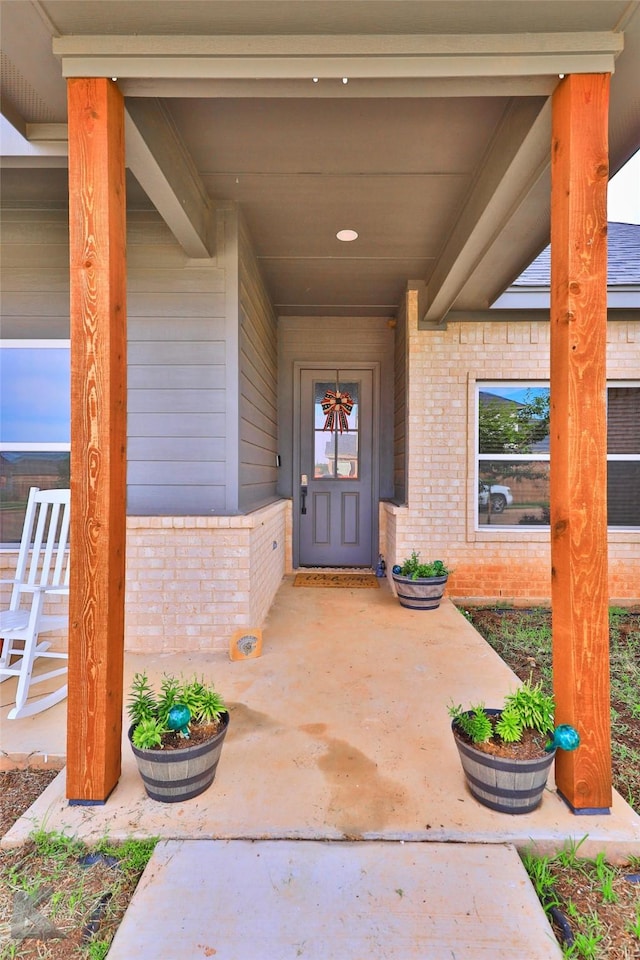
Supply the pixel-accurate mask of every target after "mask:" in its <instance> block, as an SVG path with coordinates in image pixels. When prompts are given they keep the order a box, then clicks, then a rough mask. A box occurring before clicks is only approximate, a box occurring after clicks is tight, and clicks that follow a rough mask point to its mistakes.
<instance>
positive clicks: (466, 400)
mask: <svg viewBox="0 0 640 960" xmlns="http://www.w3.org/2000/svg"><path fill="white" fill-rule="evenodd" d="M549 334H550V327H549V324H548V323H530V322H519V323H451V324H449V325H448V327H447V328H446V329H443V330H435V331H432V330H424V331H419V330H418V329H417V328H416V326H415V324H414V326H413V327H412V328H411V329H409V330H408V337H409V343H410V349H409V384H408V397H409V403H408V416H409V420H408V423H409V426H408V431H409V442H408V447H409V477H408V493H407V506H406V507H394V506H392V505H390V504H387V505H384V510H385V513H386V515H387V522H386V525H385V529H386V534H385V539H384V541H382V542H381V549H382V551H383V552H384V554H385V557H386V559H387V563H388V565H389V566H391V564H393V563H394V562H399V561H401V560H402V559H404V557H406V556H408V555H409V554H410V553H411V550H412V549H416V550H419V551H420V553H421V555H422V557H423V558H424V559H425V560H427V559H436V558H439V559H442V560H444V561H445V562H446V563H447V564H448V565H449V566H450V567H453V568H454V573H453V575H452V576H451V577H450V580H449V584H448V595H449V596H451V597H456V598H461V599H470V600H473V599H501V600H505V601H513V602H545V603H548V602H549V601H550V595H551V580H550V548H549V531H548V529H547V530H545V529H542V530H535V529H529V530H522V531H520V530H508V531H506V530H504V529H499V528H497V527H494V528H491V529H488V528H487V527H483V528H482V529H479V530H476V529H475V502H474V497H475V495H476V491H475V485H474V465H475V446H474V443H475V439H474V421H475V386H476V381H478V380H496V379H505V380H508V379H512V380H536V379H538V380H548V378H549ZM607 339H608V347H607V376H608V379H610V380H615V379H619V380H622V379H633V378H636V379H637V377H638V370H639V369H640V322H610V323H609V325H608V337H607ZM639 584H640V534H639V533H638V531H635V532H624V531H612V532H610V535H609V592H610V597H611V599H612V601H615V600H638V599H639V595H640V588H639V586H638V585H639Z"/></svg>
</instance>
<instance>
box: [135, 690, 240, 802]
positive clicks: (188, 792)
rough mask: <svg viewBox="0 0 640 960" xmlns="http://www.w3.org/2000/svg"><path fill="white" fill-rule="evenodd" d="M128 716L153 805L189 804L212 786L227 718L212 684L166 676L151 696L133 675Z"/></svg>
mask: <svg viewBox="0 0 640 960" xmlns="http://www.w3.org/2000/svg"><path fill="white" fill-rule="evenodd" d="M127 711H128V714H129V718H130V720H131V726H130V728H129V732H128V736H129V741H130V743H131V748H132V750H133V753H134V755H135V758H136V761H137V764H138V770H139V772H140V775H141V777H142V781H143V783H144V786H145V790H146V791H147V794H148V795H149V796H150V797H151V798H152V799H153V800H160V801H161V802H163V803H178V802H181V801H183V800H190V799H191V798H192V797H197V796H198V795H199V794H201V793H203V791H204V790H206V789H207V787H209V786H210V785H211V784H212V783H213V778H214V777H215V774H216V768H217V766H218V760H219V759H220V753H221V751H222V743H223V741H224V738H225V735H226V733H227V729H228V726H229V713H228V711H227V709H226V706H225V704H224V701H223V699H222V697H221V696H220V694H219V693H217V691H216V690H215V688H214V687H213V685H212V684H211V683H207V682H206V681H205V680H204V678H202V679H198V678H197V677H196V676H194V677H193V678H192V679H190V680H184V679H183V678H180V679H178V678H177V677H175V676H171V675H169V674H165V675H164V677H163V678H162V681H161V684H160V689H159V691H158V692H156V691H154V690H153V688H152V687H151V685H150V683H149V678H148V677H147V674H146V673H136V674H135V675H134V677H133V680H132V683H131V689H130V695H129V700H128V703H127Z"/></svg>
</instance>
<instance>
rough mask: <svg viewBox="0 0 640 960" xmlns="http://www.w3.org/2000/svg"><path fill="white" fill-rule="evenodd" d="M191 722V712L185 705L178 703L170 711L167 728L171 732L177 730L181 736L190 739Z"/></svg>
mask: <svg viewBox="0 0 640 960" xmlns="http://www.w3.org/2000/svg"><path fill="white" fill-rule="evenodd" d="M190 720H191V710H189V707H187V706H186V705H185V704H184V703H176V704H175V705H174V706H173V707H171V709H170V710H169V715H168V716H167V726H168V727H169V730H177V731H178V733H179V734H180V736H182V737H187V738H188V737H189V721H190Z"/></svg>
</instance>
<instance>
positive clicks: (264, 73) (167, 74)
mask: <svg viewBox="0 0 640 960" xmlns="http://www.w3.org/2000/svg"><path fill="white" fill-rule="evenodd" d="M623 43H624V39H623V37H622V35H621V34H619V33H615V32H614V31H594V32H576V33H520V34H513V33H506V34H470V33H469V34H442V35H438V34H421V33H413V34H387V35H385V34H342V35H338V34H324V35H322V34H304V35H298V36H289V35H282V34H279V35H266V34H260V35H242V36H230V35H208V36H205V35H199V36H196V35H186V34H185V35H182V36H166V35H165V36H149V35H142V34H140V35H137V36H131V35H129V36H125V35H119V36H95V35H93V36H80V35H75V36H63V37H54V39H53V52H54V54H55V55H56V56H58V57H60V58H61V60H62V72H63V75H64V76H65V77H71V76H76V77H77V76H86V75H88V74H89V75H91V76H105V77H109V76H111V77H120V78H123V77H127V78H134V77H139V78H151V79H155V78H157V79H166V78H172V79H175V80H178V79H183V78H186V79H216V78H228V79H237V80H239V79H250V80H254V81H255V80H264V79H271V80H273V79H293V78H298V79H301V80H306V81H307V82H308V80H309V78H310V77H319V78H320V79H325V78H326V79H336V78H337V79H340V78H341V77H349V79H350V80H357V79H369V78H375V77H397V78H406V77H467V78H473V80H474V81H475V78H476V77H514V76H516V77H526V76H557V75H558V74H559V73H571V72H577V71H579V70H582V71H589V72H592V71H596V70H598V71H605V70H613V65H614V58H615V56H617V54H619V53H620V51H621V50H622V47H623Z"/></svg>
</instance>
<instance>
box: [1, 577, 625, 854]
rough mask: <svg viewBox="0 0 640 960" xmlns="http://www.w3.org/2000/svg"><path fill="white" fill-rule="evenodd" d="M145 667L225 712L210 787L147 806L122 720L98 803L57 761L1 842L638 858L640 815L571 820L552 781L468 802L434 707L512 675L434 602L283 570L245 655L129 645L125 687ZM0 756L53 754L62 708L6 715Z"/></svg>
mask: <svg viewBox="0 0 640 960" xmlns="http://www.w3.org/2000/svg"><path fill="white" fill-rule="evenodd" d="M142 669H146V670H147V672H148V673H149V675H150V676H151V677H152V679H153V678H154V677H155V676H157V677H160V676H161V675H162V674H163V673H164V672H177V673H178V674H179V673H184V674H185V675H190V674H192V673H193V672H194V671H195V672H196V673H198V674H201V673H202V674H205V675H206V676H207V677H209V678H210V679H212V680H214V682H215V684H216V687H217V689H218V690H219V691H220V692H221V693H222V694H223V696H224V697H225V699H226V701H227V704H228V707H229V711H230V716H231V721H230V727H229V733H228V735H227V738H226V741H225V745H224V748H223V751H222V757H221V760H220V764H219V767H218V772H217V775H216V779H215V781H214V783H213V785H212V787H211V788H210V789H209V790H208V791H206V792H205V793H204V794H202V795H201V796H200V797H197V798H195V799H194V800H191V801H188V802H187V803H184V804H161V803H157V802H154V801H152V800H149V799H148V798H147V797H146V794H145V793H144V789H143V786H142V782H141V780H140V777H139V775H138V772H137V768H136V766H135V761H134V758H133V756H132V753H131V750H130V747H129V744H128V742H127V740H126V728H127V726H128V724H127V723H126V721H125V723H124V728H125V733H124V735H123V752H122V776H121V779H120V781H119V783H118V785H117V787H116V788H115V790H114V791H113V793H112V795H111V796H110V797H109V799H108V801H107V803H106V804H105V805H103V806H91V807H70V806H69V805H68V804H67V802H66V800H65V784H64V777H65V774H64V771H62V772H61V774H60V775H59V776H58V777H57V778H56V779H55V780H54V782H53V783H52V784H51V785H50V786H49V787H48V788H47V790H46V791H45V792H44V793H43V795H42V796H41V797H40V798H39V800H38V801H37V802H36V803H35V804H34V805H33V806H32V807H31V808H30V810H29V811H28V812H27V813H26V814H25V816H23V817H22V818H21V820H19V821H18V822H17V823H16V824H15V825H14V827H13V828H12V829H11V830H10V831H9V832H8V833H7V834H6V835H5V837H4V838H3V840H2V845H3V846H11V845H15V844H19V843H21V842H22V841H23V840H24V839H25V837H26V836H27V835H28V833H29V832H30V831H31V830H32V829H33V828H34V827H35V826H41V825H43V824H46V827H47V829H51V830H59V831H64V832H67V833H72V834H75V835H77V836H79V837H82V838H84V839H86V840H87V841H93V840H96V839H98V838H100V837H103V836H104V835H105V834H109V835H110V836H111V837H112V838H114V839H115V838H119V837H125V836H132V835H133V836H150V835H155V836H160V837H162V838H174V839H185V840H186V839H210V838H216V839H223V840H229V839H245V840H247V839H265V840H274V839H281V840H295V839H298V840H344V839H347V840H356V839H358V840H404V841H440V842H468V843H485V842H488V843H509V844H513V845H515V846H516V847H519V848H522V847H528V846H531V845H535V847H536V848H537V849H538V850H539V851H540V852H545V853H546V852H552V851H554V850H557V849H559V848H561V847H562V846H563V845H564V844H565V843H566V842H567V841H574V842H576V843H577V842H579V841H581V840H583V838H585V837H586V838H587V839H586V840H584V842H583V844H582V846H581V852H582V853H583V854H584V855H595V853H597V852H599V851H601V850H604V851H605V852H606V855H607V857H608V859H610V860H611V861H616V860H620V859H626V857H628V856H629V855H631V854H632V855H635V856H638V855H640V817H638V816H637V815H636V814H635V813H634V812H633V810H631V808H630V807H629V806H628V805H627V804H626V803H625V802H624V801H623V800H622V798H621V797H620V796H618V795H616V796H615V798H614V804H613V808H612V812H611V815H609V816H574V815H573V814H572V813H571V812H570V811H569V809H568V808H567V807H566V806H565V804H564V803H563V802H562V800H561V799H560V798H559V797H558V796H557V794H556V792H555V789H554V785H553V782H552V780H550V782H549V786H548V789H547V790H546V792H545V795H544V799H543V802H542V805H541V806H540V807H539V808H538V810H536V811H535V812H534V813H531V814H526V815H519V816H510V815H507V814H499V813H495V812H493V811H491V810H488V809H487V808H485V807H483V806H481V805H480V804H479V803H478V802H477V801H476V800H474V799H473V798H472V797H471V795H470V794H469V792H468V791H467V788H466V786H465V783H464V777H463V774H462V770H461V767H460V763H459V760H458V754H457V751H456V748H455V745H454V743H453V739H452V735H451V731H450V722H449V717H448V714H447V705H448V703H449V702H450V701H451V700H453V701H455V702H456V703H463V704H467V703H469V702H474V701H478V700H483V701H484V702H486V703H487V705H488V706H490V705H492V704H493V703H499V702H500V701H501V700H502V697H503V696H504V694H505V693H506V692H508V691H509V690H511V689H513V687H514V685H515V682H516V681H515V677H514V675H513V674H512V673H511V671H510V670H509V668H508V667H507V666H506V665H505V664H504V663H503V662H502V661H501V660H500V658H499V657H498V656H497V655H496V654H495V653H494V652H493V651H492V650H491V648H490V647H489V646H488V645H487V644H486V643H485V642H484V640H483V639H482V638H481V637H480V635H479V634H478V633H477V631H476V630H475V629H474V628H473V627H472V626H471V625H470V624H469V623H468V622H467V621H466V620H465V618H464V617H463V616H462V615H461V614H460V613H459V612H458V611H457V610H456V608H455V607H454V606H453V604H452V603H451V602H449V601H447V600H445V601H444V602H443V604H442V605H441V607H440V608H439V609H438V610H436V611H420V612H414V611H409V610H405V609H403V608H401V607H400V606H399V605H398V603H397V601H396V600H395V598H394V597H393V595H392V593H391V591H390V589H389V587H388V585H387V582H386V581H381V582H380V587H379V589H326V588H308V587H294V586H293V578H292V577H287V578H285V580H283V582H282V585H281V587H280V589H279V592H278V595H277V597H276V601H275V603H274V605H273V607H272V610H271V612H270V614H269V617H268V621H267V623H266V625H265V627H264V639H263V653H262V656H261V657H260V658H257V659H254V660H246V661H240V662H231V661H230V660H229V659H228V657H227V656H226V655H225V654H223V653H215V654H211V653H199V654H189V655H180V654H176V655H166V656H159V657H157V658H156V659H155V660H153V661H152V660H150V658H149V656H148V655H145V656H142V655H128V656H127V658H126V669H125V673H126V675H125V699H126V694H127V691H128V686H129V681H130V679H131V676H132V675H133V673H134V672H135V671H137V670H142ZM13 682H14V681H8V682H7V683H5V684H3V685H2V687H0V691H1V692H2V704H3V706H2V709H1V711H0V721H1V722H2V753H3V759H4V763H5V765H6V764H7V762H13V761H15V760H18V761H24V760H25V758H26V757H28V756H31V757H32V759H35V758H37V757H38V756H42V757H43V758H44V757H46V758H47V761H48V762H51V761H52V760H54V761H55V760H56V759H59V758H61V757H63V756H64V752H65V718H66V704H64V703H63V704H59V705H57V706H55V707H52V708H51V709H50V710H48V711H46V712H44V713H42V714H40V715H38V716H36V717H31V718H27V719H25V720H17V721H12V722H9V721H7V720H6V716H7V712H8V709H9V707H10V703H9V699H10V692H11V690H10V684H11V683H13Z"/></svg>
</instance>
